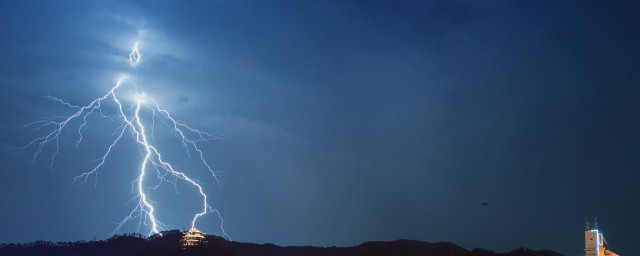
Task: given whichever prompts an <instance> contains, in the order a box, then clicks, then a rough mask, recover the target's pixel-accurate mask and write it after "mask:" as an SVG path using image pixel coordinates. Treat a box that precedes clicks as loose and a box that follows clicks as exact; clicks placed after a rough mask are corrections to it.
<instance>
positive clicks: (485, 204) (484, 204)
mask: <svg viewBox="0 0 640 256" xmlns="http://www.w3.org/2000/svg"><path fill="white" fill-rule="evenodd" d="M480 206H482V207H485V206H489V203H487V202H483V203H481V204H480Z"/></svg>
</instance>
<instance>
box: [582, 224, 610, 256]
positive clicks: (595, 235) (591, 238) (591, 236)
mask: <svg viewBox="0 0 640 256" xmlns="http://www.w3.org/2000/svg"><path fill="white" fill-rule="evenodd" d="M584 242H585V247H584V255H585V256H619V255H618V254H616V253H614V252H612V251H610V250H609V249H606V248H605V247H604V245H605V244H607V240H606V239H604V235H602V232H600V230H598V227H597V224H596V226H595V227H594V228H590V227H589V224H588V223H587V229H586V230H585V231H584ZM607 246H608V244H607Z"/></svg>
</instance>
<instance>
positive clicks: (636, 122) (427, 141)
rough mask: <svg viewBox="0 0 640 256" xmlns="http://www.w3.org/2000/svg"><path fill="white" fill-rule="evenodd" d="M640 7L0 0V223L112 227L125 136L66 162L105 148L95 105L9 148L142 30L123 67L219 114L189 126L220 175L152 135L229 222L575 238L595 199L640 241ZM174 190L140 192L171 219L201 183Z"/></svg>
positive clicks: (635, 250) (169, 98) (468, 241)
mask: <svg viewBox="0 0 640 256" xmlns="http://www.w3.org/2000/svg"><path fill="white" fill-rule="evenodd" d="M639 13H640V4H639V3H638V2H637V1H600V2H591V1H409V0H407V1H376V0H371V1H369V0H367V1H345V0H336V1H328V0H326V1H325V0H322V1H136V2H135V3H133V2H126V1H1V2H0V117H1V118H2V120H3V121H2V124H3V125H2V126H0V161H2V163H3V166H2V169H1V171H0V243H2V242H30V241H35V240H40V239H42V240H54V241H69V240H81V239H85V240H90V239H93V238H96V239H103V238H107V237H110V236H111V235H112V234H111V232H112V231H113V229H114V228H115V223H117V222H119V221H120V220H122V218H124V217H125V216H126V215H127V214H128V213H129V211H131V209H132V207H134V206H135V204H132V203H131V202H128V200H129V199H130V198H131V197H132V194H131V182H132V180H133V179H134V178H135V177H134V176H135V175H136V171H137V170H136V169H137V168H138V164H139V161H140V158H141V153H140V151H139V149H138V148H137V147H136V145H135V144H134V143H133V141H132V139H130V138H129V139H125V140H123V143H121V144H118V145H117V146H116V149H117V151H116V152H115V153H114V154H113V155H111V157H109V158H108V161H107V163H106V164H105V165H104V167H103V168H102V169H101V171H100V174H99V177H98V180H96V179H95V178H91V179H90V180H89V182H87V183H86V184H84V185H78V184H73V177H74V176H75V175H78V174H79V173H81V172H83V171H85V170H86V168H88V167H89V166H91V165H92V164H94V163H95V162H94V161H93V160H94V159H96V158H97V157H99V156H100V154H101V153H103V152H104V150H105V149H106V146H107V145H108V142H109V138H111V137H110V136H111V133H112V132H113V131H114V129H115V127H116V126H115V124H113V123H110V121H108V120H105V119H100V118H98V116H93V117H92V118H91V119H90V122H89V124H88V125H87V127H86V130H85V131H86V134H85V140H84V141H83V143H82V144H80V146H79V148H78V149H76V148H75V147H74V144H75V140H76V139H77V134H76V133H75V132H74V131H73V129H70V130H66V131H65V133H64V138H65V139H64V140H61V143H60V153H59V154H58V155H57V157H56V161H55V163H54V164H53V166H52V167H50V165H49V159H50V156H51V155H52V153H53V151H54V149H53V148H51V147H47V148H45V150H44V151H43V154H42V155H41V156H42V157H41V158H38V159H37V160H36V161H35V162H34V163H32V162H31V160H32V157H33V153H34V149H33V148H31V149H27V150H24V151H19V150H16V149H15V148H16V147H19V146H22V145H24V144H26V143H28V141H29V140H30V139H32V138H33V134H32V131H31V130H30V129H24V128H20V126H21V125H24V124H27V123H30V122H33V121H36V120H39V119H42V118H45V117H50V116H56V115H69V114H71V112H72V110H70V109H69V108H66V107H65V106H63V105H61V104H59V103H56V102H55V101H52V100H50V99H48V98H47V95H51V96H55V97H60V98H62V99H65V100H66V101H68V102H70V103H73V104H77V105H80V104H86V103H88V102H89V101H91V100H92V99H94V98H96V97H99V96H100V95H103V94H104V93H105V92H106V91H107V90H108V89H109V88H110V87H111V86H112V85H113V83H114V81H115V80H116V79H117V77H118V76H119V75H120V74H124V73H131V72H135V71H132V69H131V67H130V66H129V63H128V54H129V50H130V48H131V46H132V45H133V43H134V42H135V41H139V42H140V51H141V54H142V60H143V62H142V63H141V64H140V66H139V70H138V71H137V76H138V77H139V79H140V81H139V87H140V88H141V89H142V90H144V91H145V92H146V93H147V94H148V95H150V96H152V97H153V98H155V99H156V100H158V101H159V102H160V104H161V105H162V106H164V107H165V108H166V109H168V110H169V111H171V112H172V113H173V115H174V116H175V117H176V118H177V119H179V120H182V121H184V122H187V123H189V124H192V125H193V126H194V127H197V128H199V129H202V130H206V131H212V132H220V133H222V134H224V135H225V137H224V139H221V140H217V141H212V142H209V143H204V144H202V148H203V150H204V152H205V157H206V158H207V159H208V160H209V161H210V162H211V163H213V164H214V166H215V169H216V170H217V171H219V172H220V186H218V185H217V184H216V182H215V180H213V179H212V177H211V176H210V175H208V173H207V171H206V170H203V169H202V168H201V167H197V166H198V165H196V164H194V163H193V161H191V160H189V159H188V158H187V157H186V155H185V153H184V150H183V148H181V146H180V145H179V143H176V142H175V141H172V138H173V137H172V136H173V135H171V134H166V135H167V136H165V137H161V136H159V138H158V140H159V141H160V142H161V143H163V145H164V147H163V149H164V150H165V152H167V154H169V155H172V156H174V157H175V159H176V161H177V163H178V165H179V166H181V167H185V168H188V169H189V171H190V173H192V174H193V175H195V177H196V178H198V179H199V180H200V181H202V182H203V183H204V185H205V189H206V190H207V192H208V193H209V194H210V195H211V199H212V200H211V202H212V203H214V204H215V206H216V207H217V208H218V209H219V210H220V212H221V213H222V215H223V216H224V221H225V222H224V225H225V228H226V231H227V233H228V234H229V235H230V236H231V237H232V238H233V239H234V240H238V241H247V242H259V243H266V242H271V243H275V244H281V245H308V244H309V245H321V246H326V245H337V246H347V245H355V244H358V243H361V242H364V241H368V240H395V239H400V238H407V239H416V240H424V241H431V242H437V241H450V242H454V243H456V244H459V245H461V246H463V247H465V248H468V249H471V248H474V247H483V248H487V249H491V250H496V251H507V250H511V249H514V248H516V247H520V246H525V247H529V248H533V249H552V250H556V251H558V252H560V253H563V254H565V255H568V256H577V255H581V254H582V253H583V249H584V238H583V229H584V221H585V218H589V219H593V218H595V217H597V218H598V220H599V223H600V228H601V230H603V232H605V237H606V238H607V240H608V241H609V243H610V245H611V249H612V250H613V251H614V252H616V253H619V254H621V255H638V254H640V247H639V246H638V245H639V244H640V242H639V241H640V232H638V230H640V218H639V216H640V186H639V184H640V172H639V171H640V70H639V67H640V65H639V64H638V63H639V60H640V15H639ZM106 114H107V115H109V114H114V113H110V112H108V111H107V113H106ZM172 143H173V144H172ZM192 167H193V168H192ZM96 181H97V182H96ZM175 190H177V191H178V193H177V194H176V193H175V192H174V188H173V187H172V186H166V187H164V188H163V189H160V190H158V191H155V192H153V193H152V195H151V198H152V200H153V201H154V202H156V203H157V208H158V216H159V218H161V219H162V221H163V222H164V223H165V224H167V227H168V228H170V229H183V228H186V227H189V225H190V220H191V219H190V218H191V217H190V216H191V215H192V214H193V213H194V211H196V207H197V203H198V200H199V199H198V198H197V197H195V196H194V195H195V194H194V193H193V190H192V189H191V188H190V187H189V186H187V185H186V184H184V183H181V184H178V185H177V186H176V187H175ZM483 202H489V203H490V205H488V206H485V207H483V206H481V205H480V204H481V203H483ZM218 225H219V223H218V220H217V218H215V217H213V216H212V215H208V216H207V217H205V218H204V219H202V221H200V222H199V224H198V227H199V228H201V229H202V230H203V231H205V232H207V233H209V234H214V235H220V231H219V229H218ZM134 230H135V225H128V226H126V227H125V228H124V229H123V230H122V232H133V231H134Z"/></svg>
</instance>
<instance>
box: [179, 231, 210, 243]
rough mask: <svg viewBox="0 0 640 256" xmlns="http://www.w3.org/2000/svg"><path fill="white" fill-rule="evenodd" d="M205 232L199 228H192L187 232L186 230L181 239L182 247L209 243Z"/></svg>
mask: <svg viewBox="0 0 640 256" xmlns="http://www.w3.org/2000/svg"><path fill="white" fill-rule="evenodd" d="M205 235H206V234H205V233H203V232H202V231H200V230H198V229H197V228H191V229H189V230H188V231H187V232H184V235H183V236H182V239H180V247H182V248H187V247H193V246H200V245H205V244H207V238H206V237H205Z"/></svg>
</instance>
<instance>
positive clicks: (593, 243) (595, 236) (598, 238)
mask: <svg viewBox="0 0 640 256" xmlns="http://www.w3.org/2000/svg"><path fill="white" fill-rule="evenodd" d="M584 243H585V245H584V255H585V256H604V255H605V254H604V236H603V235H602V233H601V232H600V230H598V229H590V230H586V231H584Z"/></svg>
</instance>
